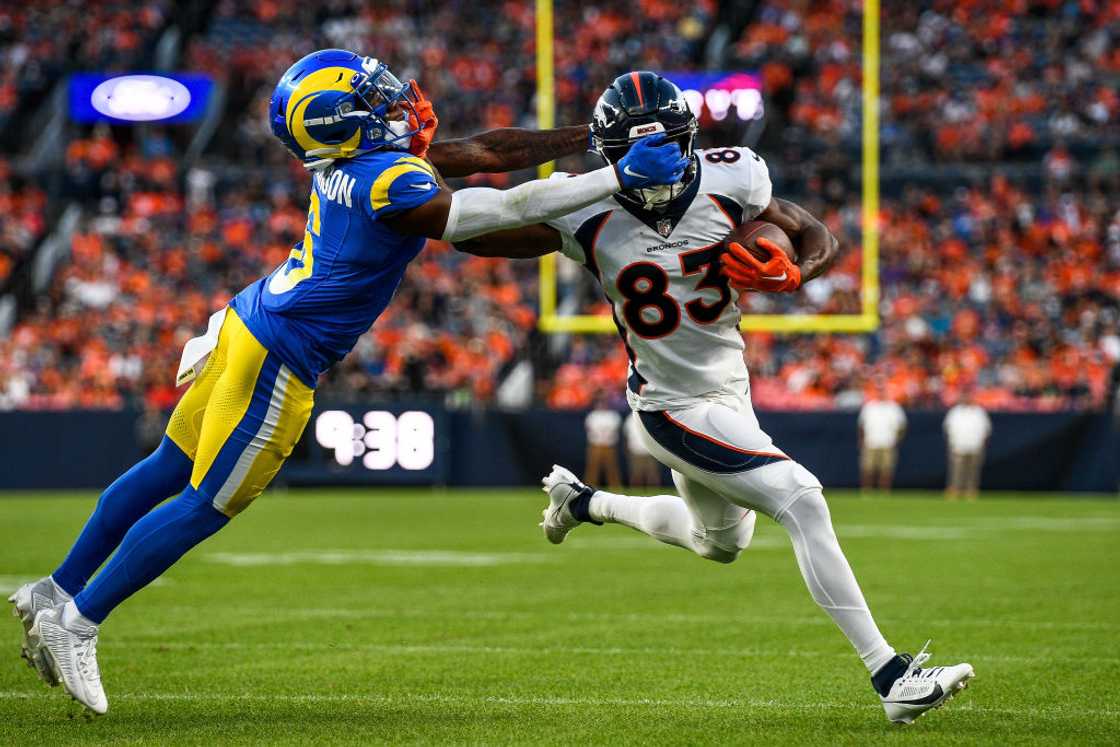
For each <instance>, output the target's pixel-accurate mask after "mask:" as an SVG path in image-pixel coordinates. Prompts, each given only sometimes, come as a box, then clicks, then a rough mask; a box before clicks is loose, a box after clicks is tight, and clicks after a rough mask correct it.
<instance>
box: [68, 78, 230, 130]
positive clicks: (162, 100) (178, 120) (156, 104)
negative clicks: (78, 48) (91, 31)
mask: <svg viewBox="0 0 1120 747" xmlns="http://www.w3.org/2000/svg"><path fill="white" fill-rule="evenodd" d="M213 89H214V81H213V80H212V79H211V78H210V77H209V76H206V75H196V74H190V73H143V74H132V73H130V74H128V75H119V74H107V73H75V74H73V75H71V76H70V82H69V91H68V92H69V101H70V118H71V119H72V120H73V121H75V122H80V123H83V124H88V123H94V122H109V123H111V124H117V125H122V124H123V125H128V124H137V123H149V122H162V123H166V124H185V123H189V122H195V121H197V120H199V119H201V118H202V116H203V115H204V114H206V107H207V104H208V103H209V101H210V95H211V93H212V92H213Z"/></svg>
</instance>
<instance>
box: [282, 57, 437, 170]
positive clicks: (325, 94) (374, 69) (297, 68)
mask: <svg viewBox="0 0 1120 747" xmlns="http://www.w3.org/2000/svg"><path fill="white" fill-rule="evenodd" d="M402 110H403V111H402ZM410 114H411V115H415V108H414V106H413V93H412V89H411V86H408V85H404V84H402V83H401V82H400V81H399V80H398V79H397V77H396V76H395V75H393V73H392V72H391V71H390V70H389V66H388V65H386V64H385V63H383V62H380V61H378V60H377V59H375V58H373V57H362V56H360V55H358V54H355V53H354V52H348V51H346V50H344V49H323V50H319V51H318V52H312V53H311V54H309V55H307V56H306V57H304V58H303V59H301V60H299V61H298V62H297V63H296V64H294V65H292V66H291V67H290V68H288V71H287V72H285V73H284V75H283V76H282V77H281V78H280V82H279V83H277V84H276V89H275V90H274V91H273V92H272V99H271V100H270V101H269V102H268V115H269V124H270V125H271V126H272V134H274V135H275V136H276V137H277V138H279V139H280V141H281V142H282V143H284V145H285V147H287V149H288V150H289V151H291V153H292V155H294V156H295V157H296V158H298V159H300V160H301V161H303V163H304V165H305V166H307V167H308V168H319V167H322V166H325V165H327V164H330V163H331V162H332V161H333V160H334V159H336V158H350V157H352V156H356V155H358V154H360V153H365V152H367V151H370V150H375V149H377V148H395V149H400V150H406V149H407V148H408V144H409V140H410V139H411V138H412V136H413V135H415V134H416V133H417V132H418V131H419V130H418V129H415V128H412V127H411V126H410V125H409V118H410V117H409V115H410ZM390 116H392V117H393V118H392V119H389V117H390ZM413 121H417V119H416V118H415V117H414V118H413Z"/></svg>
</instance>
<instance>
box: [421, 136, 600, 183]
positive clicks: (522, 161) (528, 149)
mask: <svg viewBox="0 0 1120 747" xmlns="http://www.w3.org/2000/svg"><path fill="white" fill-rule="evenodd" d="M587 144H588V135H587V125H576V126H574V127H560V128H557V129H555V130H523V129H520V128H517V127H506V128H502V129H497V130H488V131H486V132H481V133H479V134H477V135H472V136H471V137H464V138H459V139H456V140H444V141H442V142H438V143H432V144H431V145H430V146H429V147H428V160H429V161H431V162H432V165H433V166H435V167H436V168H437V169H439V171H440V173H441V174H443V176H470V175H471V174H496V173H501V172H504V171H517V170H518V169H526V168H529V167H530V166H537V165H539V164H542V163H547V162H548V161H552V160H555V159H557V158H563V157H564V156H571V155H575V154H576V153H581V152H583V151H585V150H587Z"/></svg>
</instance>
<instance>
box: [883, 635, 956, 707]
mask: <svg viewBox="0 0 1120 747" xmlns="http://www.w3.org/2000/svg"><path fill="white" fill-rule="evenodd" d="M928 647H929V641H926V645H925V646H922V650H921V651H919V652H918V655H917V656H915V657H914V658H913V659H911V660H910V665H909V666H908V667H907V668H906V671H905V672H903V673H902V676H900V677H899V678H898V679H897V680H895V681H894V684H893V685H891V690H890V692H889V693H887V694H886V695H883V696H880V700H882V702H883V709H884V710H885V711H886V712H887V718H888V719H890V720H891V721H893V722H894V723H896V724H912V723H914V719H916V718H918V717H919V716H921V715H922V714H923V713H925V712H926V711H929V710H932V709H934V708H940V707H941V706H942V705H944V704H945V702H946V701H948V700H949V699H950V698H952V697H953V696H954V695H956V694H957V693H958V692H960V691H961V690H963V689H965V688H966V687H968V681H969V680H970V679H972V677H973V676H974V674H975V673H974V672H973V671H972V665H971V664H955V665H953V666H951V667H933V668H931V669H922V664H925V663H926V662H927V661H929V657H930V654H928V653H927V652H926V648H928ZM901 656H902V657H903V658H905V659H909V658H910V655H909V654H901Z"/></svg>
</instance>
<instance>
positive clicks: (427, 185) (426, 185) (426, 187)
mask: <svg viewBox="0 0 1120 747" xmlns="http://www.w3.org/2000/svg"><path fill="white" fill-rule="evenodd" d="M412 188H413V189H419V190H420V191H421V192H427V191H428V190H429V189H431V188H432V185H431V183H430V182H429V183H424V184H413V185H412Z"/></svg>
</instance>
